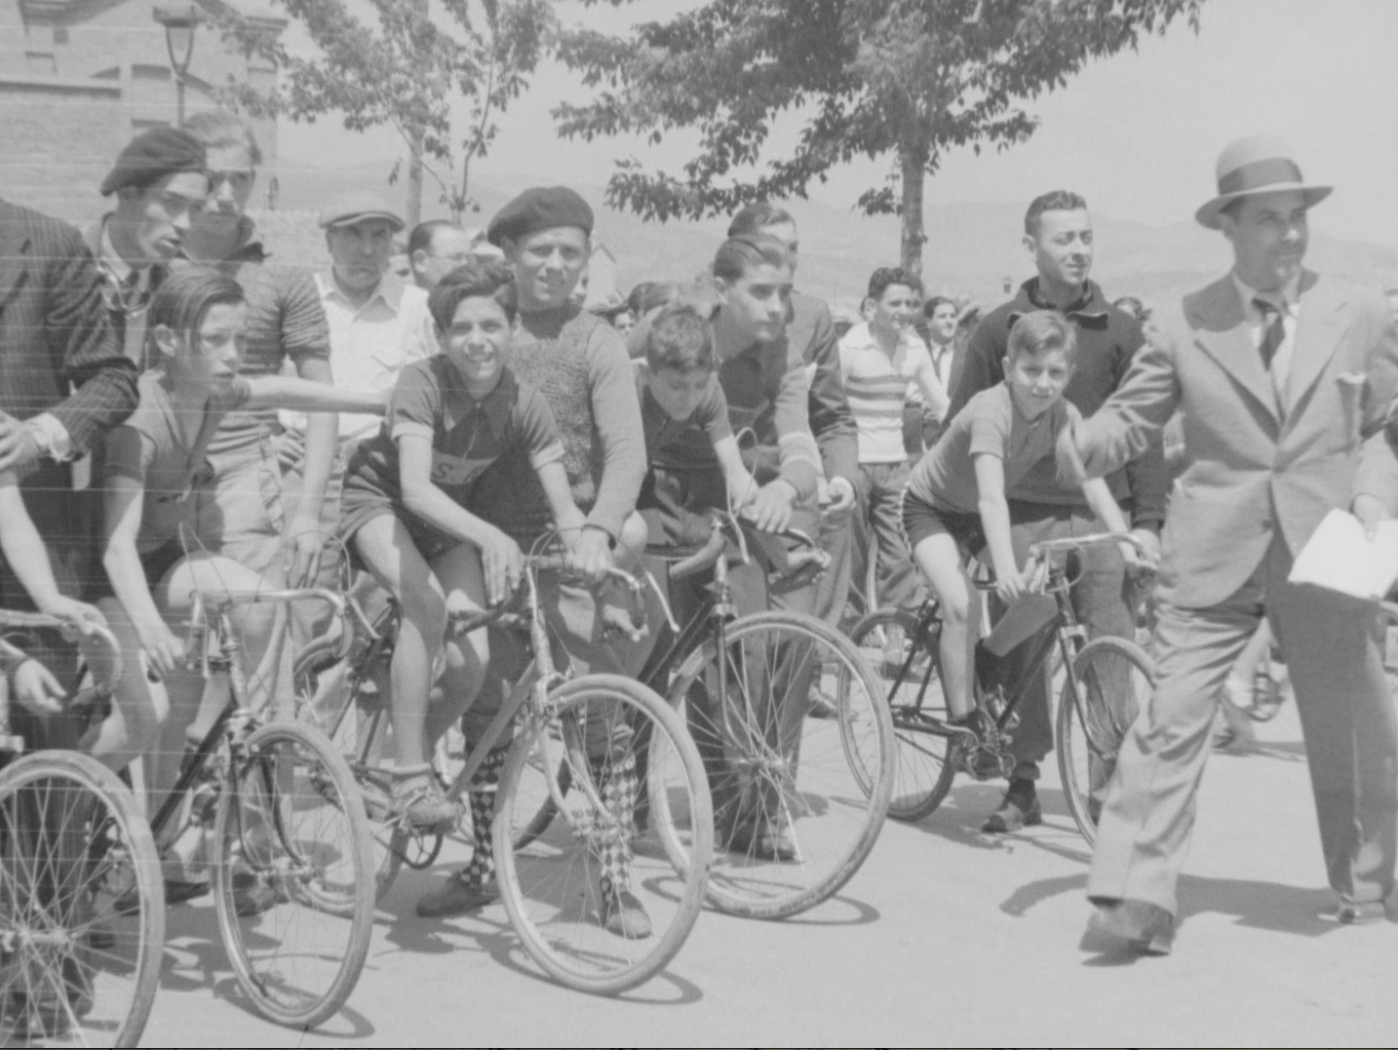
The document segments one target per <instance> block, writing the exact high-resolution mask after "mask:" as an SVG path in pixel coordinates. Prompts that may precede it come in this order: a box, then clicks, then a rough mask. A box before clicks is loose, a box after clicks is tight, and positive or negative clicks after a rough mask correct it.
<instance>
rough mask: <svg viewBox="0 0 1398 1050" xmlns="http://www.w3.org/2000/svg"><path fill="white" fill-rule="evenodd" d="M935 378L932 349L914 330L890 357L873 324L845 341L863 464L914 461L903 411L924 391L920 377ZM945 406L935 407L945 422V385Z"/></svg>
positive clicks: (844, 366) (843, 362) (843, 374)
mask: <svg viewBox="0 0 1398 1050" xmlns="http://www.w3.org/2000/svg"><path fill="white" fill-rule="evenodd" d="M919 374H921V375H922V376H924V377H929V378H930V377H933V376H935V370H934V368H933V365H932V358H931V356H930V355H929V354H928V352H927V346H926V345H925V344H924V343H923V341H922V340H921V339H920V338H919V337H918V335H917V333H916V332H914V331H913V330H912V329H911V328H905V329H904V330H903V332H902V333H901V334H900V336H899V338H898V345H897V346H896V347H895V348H894V350H893V356H892V357H890V356H889V355H888V354H887V353H886V352H885V351H884V348H883V347H882V346H881V345H880V344H879V341H878V338H877V337H876V336H875V335H874V333H873V331H872V329H870V327H869V325H868V324H867V323H864V324H857V325H855V326H854V327H853V328H851V329H850V330H849V331H848V332H846V333H845V336H844V338H843V339H841V340H840V378H841V379H842V380H843V382H844V387H845V396H846V397H848V398H849V407H850V410H851V411H852V412H853V413H854V424H855V427H856V429H857V431H858V435H859V462H860V463H902V462H903V461H904V460H906V459H907V458H908V453H907V450H906V449H905V447H904V445H903V407H904V405H906V404H907V403H908V401H909V396H910V392H911V391H912V390H914V389H920V384H919V383H918V382H917V377H918V375H919ZM932 385H933V386H935V387H936V390H935V391H934V393H935V394H938V395H940V401H939V402H937V403H934V404H932V405H931V406H930V407H931V409H932V411H933V413H934V414H935V415H937V416H938V417H939V418H940V417H942V416H944V415H946V407H947V405H946V394H945V393H944V392H943V391H942V389H941V387H940V384H939V383H936V382H935V381H934V382H933V383H932Z"/></svg>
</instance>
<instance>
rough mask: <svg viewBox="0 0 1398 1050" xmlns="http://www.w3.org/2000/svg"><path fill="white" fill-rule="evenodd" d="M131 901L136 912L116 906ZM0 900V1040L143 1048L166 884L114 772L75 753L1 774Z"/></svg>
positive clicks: (15, 765) (38, 759) (156, 977)
mask: <svg viewBox="0 0 1398 1050" xmlns="http://www.w3.org/2000/svg"><path fill="white" fill-rule="evenodd" d="M75 866H77V867H76V868H75ZM74 870H79V871H80V872H81V874H80V875H78V876H77V877H76V879H75V878H74V877H73V876H72V874H71V873H72V872H73V871H74ZM131 896H134V899H135V901H136V905H135V907H134V908H125V909H123V913H122V914H117V913H115V912H114V911H113V910H112V906H113V905H114V904H115V902H116V899H117V898H118V897H131ZM36 898H37V899H36ZM0 901H3V906H0V937H3V939H4V940H5V942H6V945H7V948H6V950H5V951H4V953H3V957H2V958H0V1043H3V1045H5V1046H15V1045H20V1044H21V1043H24V1044H26V1045H27V1044H29V1043H32V1042H37V1043H39V1044H41V1045H49V1044H50V1043H51V1042H54V1041H58V1042H62V1041H68V1040H75V1041H77V1042H78V1043H79V1044H80V1045H87V1046H136V1045H138V1043H139V1042H140V1038H141V1033H142V1031H144V1029H145V1026H146V1021H147V1020H148V1019H149V1017H150V1010H151V1004H152V1003H153V1002H154V1001H155V993H156V989H157V987H158V985H159V981H160V963H161V957H162V955H163V953H164V948H165V889H164V883H163V882H162V880H161V877H160V861H159V859H158V856H157V854H156V849H155V841H154V839H153V838H152V837H151V832H150V827H149V826H148V825H147V824H146V821H145V818H144V817H142V816H141V814H140V811H139V809H138V807H137V805H136V800H135V799H134V798H133V797H132V795H131V792H130V791H129V790H128V789H127V788H126V786H125V785H124V784H122V782H121V781H120V780H118V779H117V777H116V775H115V774H113V773H112V772H111V771H110V770H108V769H107V768H106V767H104V766H103V765H101V764H100V763H99V762H97V761H96V760H95V759H93V758H91V757H90V756H88V755H83V754H78V753H76V752H70V751H41V752H37V753H35V754H32V755H26V756H24V757H23V758H19V759H16V760H15V761H13V762H12V763H10V764H9V765H8V766H6V767H5V769H4V770H3V771H0ZM99 924H100V925H99ZM17 1014H18V1016H17Z"/></svg>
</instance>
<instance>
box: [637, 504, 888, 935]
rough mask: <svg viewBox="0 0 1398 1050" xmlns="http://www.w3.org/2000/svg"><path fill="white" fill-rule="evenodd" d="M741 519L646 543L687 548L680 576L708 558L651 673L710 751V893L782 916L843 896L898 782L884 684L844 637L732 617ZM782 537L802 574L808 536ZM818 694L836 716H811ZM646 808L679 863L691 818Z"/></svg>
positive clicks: (678, 565)
mask: <svg viewBox="0 0 1398 1050" xmlns="http://www.w3.org/2000/svg"><path fill="white" fill-rule="evenodd" d="M746 528H748V526H745V525H743V524H742V523H740V521H739V519H738V518H737V517H736V516H735V515H733V514H731V513H730V514H723V513H718V512H715V513H714V515H713V517H712V522H711V531H710V535H709V540H708V542H707V543H706V544H705V545H704V546H703V547H702V548H699V549H698V550H681V549H678V548H673V547H653V548H650V549H649V550H648V552H647V553H648V554H651V555H654V556H658V557H661V558H665V559H670V560H673V559H677V558H678V559H679V560H678V561H676V562H675V563H674V564H672V565H671V566H670V568H669V576H670V579H672V580H681V579H684V578H686V577H689V576H693V575H695V574H697V573H699V572H702V571H705V570H708V569H712V571H713V581H712V583H710V584H709V585H708V588H707V589H708V592H709V593H708V596H707V597H706V598H705V599H704V600H703V601H702V602H701V604H700V607H699V608H698V610H697V611H696V612H695V615H694V616H693V617H692V618H691V619H690V621H689V622H688V623H687V624H686V625H685V626H684V628H683V629H682V630H679V631H677V632H676V633H675V636H674V637H673V639H672V640H671V641H670V643H669V646H668V648H666V649H665V650H664V652H663V654H662V655H659V656H656V657H652V662H651V665H650V671H649V673H647V674H646V676H645V678H643V681H644V682H645V683H646V684H647V685H649V686H651V687H652V688H654V689H655V690H656V691H657V692H660V693H662V694H663V695H665V696H668V697H669V699H670V703H671V704H672V705H674V706H675V707H676V709H679V710H684V711H685V714H686V721H687V724H688V725H689V729H690V733H691V735H693V736H694V738H695V741H696V743H697V744H698V745H699V750H700V752H701V753H702V754H703V756H704V762H705V766H706V768H707V770H708V775H709V780H710V786H711V789H712V791H713V794H714V805H715V827H716V830H717V833H718V835H719V837H720V842H719V847H718V848H717V849H716V850H715V855H714V870H713V873H712V875H711V876H710V879H709V900H710V902H711V903H712V904H713V905H714V906H715V907H716V908H717V909H718V910H720V911H723V912H727V913H729V914H733V915H741V916H746V917H753V918H765V919H780V918H786V917H788V916H791V915H795V914H797V913H799V912H802V911H806V910H807V909H809V908H812V907H814V906H815V905H816V904H819V903H820V902H821V901H823V900H825V899H827V898H828V897H830V896H832V895H833V894H835V893H836V892H837V891H838V890H839V889H840V888H841V887H842V886H844V885H845V883H846V882H848V881H849V879H850V878H852V877H853V875H854V873H855V872H856V871H858V870H859V867H860V865H861V864H862V863H863V862H864V860H865V858H866V857H867V856H868V855H869V852H870V851H871V850H872V849H873V848H874V843H875V841H876V840H877V839H878V835H879V831H880V830H881V828H882V827H883V819H884V815H885V813H886V811H887V809H888V800H889V792H890V791H891V789H892V786H893V781H892V776H893V764H894V749H893V722H892V719H891V717H890V715H889V710H888V705H887V703H886V702H885V700H884V696H883V692H882V690H880V689H879V683H878V681H877V680H876V679H875V678H874V676H873V674H872V672H871V671H870V670H869V668H868V667H867V666H866V664H865V663H864V660H863V659H862V657H861V656H860V654H859V652H858V650H856V649H855V648H854V646H853V645H851V644H850V642H849V640H848V639H846V638H845V637H844V636H843V635H841V634H839V633H838V632H836V631H834V630H833V629H831V628H830V627H828V626H827V625H826V624H825V623H823V622H822V621H820V620H817V619H816V618H815V617H812V616H806V615H802V614H799V613H792V612H784V611H763V612H757V613H752V614H749V615H745V616H738V615H737V613H736V610H735V608H734V606H733V596H732V588H731V584H730V582H729V562H730V559H731V560H734V561H737V562H739V563H742V564H749V563H750V561H751V557H750V554H749V551H748V539H747V536H746ZM782 536H783V537H784V538H785V539H787V540H789V541H792V542H793V543H795V545H796V546H795V548H794V549H793V558H792V561H793V563H796V562H805V563H806V564H807V566H808V567H807V568H802V569H799V570H798V571H800V572H809V571H810V570H811V569H812V568H818V567H819V559H820V557H821V553H820V551H819V549H818V548H817V547H816V545H815V543H814V542H813V541H812V540H811V539H810V537H808V536H806V535H805V534H804V533H801V532H798V531H796V530H788V531H786V532H785V533H783V534H782ZM821 698H828V699H829V700H830V703H831V706H832V707H833V710H834V712H835V717H833V718H830V719H824V718H819V717H814V716H812V715H810V713H809V712H810V709H811V708H812V707H814V706H815V705H814V703H813V701H814V700H817V699H821ZM650 815H651V819H652V821H653V823H654V824H655V825H656V827H657V828H658V829H659V830H660V832H661V838H662V841H663V842H664V843H665V847H666V849H667V850H669V851H670V853H671V855H672V856H673V857H674V858H675V861H676V863H682V862H683V860H684V856H683V854H684V842H683V835H682V834H677V833H676V831H675V829H676V828H679V829H681V830H682V829H684V828H686V827H687V826H688V824H687V822H686V821H685V820H684V819H683V814H677V813H676V812H675V811H674V810H673V808H672V807H671V806H670V805H669V800H666V799H652V800H651V806H650ZM764 828H765V829H771V830H770V831H768V833H767V835H766V837H764ZM786 836H789V837H790V841H789V842H788V841H786ZM784 847H785V848H784Z"/></svg>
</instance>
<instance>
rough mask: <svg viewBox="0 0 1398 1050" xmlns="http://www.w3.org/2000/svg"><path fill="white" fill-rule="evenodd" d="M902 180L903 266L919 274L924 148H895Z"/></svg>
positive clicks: (921, 241) (915, 274) (924, 166)
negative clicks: (897, 150)
mask: <svg viewBox="0 0 1398 1050" xmlns="http://www.w3.org/2000/svg"><path fill="white" fill-rule="evenodd" d="M898 159H899V165H900V166H901V168H902V182H903V186H902V189H903V245H902V266H903V269H904V270H906V271H907V272H908V273H910V274H913V275H914V276H917V277H921V276H922V246H923V244H924V243H925V242H926V241H927V234H926V233H924V232H923V226H922V186H923V180H924V178H925V175H926V171H927V147H926V146H924V145H917V146H904V147H902V148H901V149H900V150H899V154H898Z"/></svg>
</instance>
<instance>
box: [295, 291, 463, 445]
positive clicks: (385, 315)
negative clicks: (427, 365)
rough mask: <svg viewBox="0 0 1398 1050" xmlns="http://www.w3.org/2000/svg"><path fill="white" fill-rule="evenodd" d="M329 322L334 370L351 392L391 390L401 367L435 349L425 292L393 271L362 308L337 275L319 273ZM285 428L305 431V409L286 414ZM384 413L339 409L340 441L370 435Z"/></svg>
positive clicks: (323, 302)
mask: <svg viewBox="0 0 1398 1050" xmlns="http://www.w3.org/2000/svg"><path fill="white" fill-rule="evenodd" d="M315 281H316V290H317V291H318V292H319V293H320V303H321V306H323V307H324V308H325V320H326V323H327V325H328V326H329V328H330V372H331V374H332V375H333V376H334V380H335V385H336V386H343V387H346V388H348V389H352V390H378V391H382V392H384V393H386V394H387V393H391V392H392V391H393V388H394V386H395V385H396V384H397V382H398V373H399V372H401V371H402V370H403V366H404V365H407V364H409V363H411V362H413V361H421V360H423V359H424V358H428V357H431V356H432V355H433V354H435V353H437V337H436V334H435V332H434V330H433V329H434V326H433V323H432V315H431V314H430V313H428V310H427V293H426V292H425V291H423V290H422V289H421V288H418V287H417V286H416V285H411V284H408V283H407V282H406V281H404V280H403V278H402V277H399V276H398V275H397V274H396V273H393V272H392V271H390V272H388V273H385V274H384V275H383V278H382V279H381V280H380V281H379V286H378V287H377V288H375V289H374V292H373V294H372V295H370V296H369V298H368V299H367V300H365V302H364V304H363V305H362V306H355V305H354V304H353V303H352V302H350V300H349V298H348V297H347V296H346V295H345V293H344V292H342V291H341V290H340V286H339V285H338V284H336V283H335V278H334V276H333V275H331V274H328V273H325V274H322V273H318V274H316V275H315ZM281 421H282V426H284V427H286V428H287V429H288V430H295V431H297V432H299V433H303V434H304V433H305V430H306V417H305V414H304V413H301V412H282V413H281ZM382 422H383V419H382V418H381V417H380V416H372V415H364V414H361V413H353V412H341V413H340V442H341V444H343V443H344V442H346V441H351V440H355V439H358V438H362V437H365V436H367V435H369V434H372V433H373V432H374V431H375V430H376V429H377V428H378V426H379V425H380V424H381V423H382Z"/></svg>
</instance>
